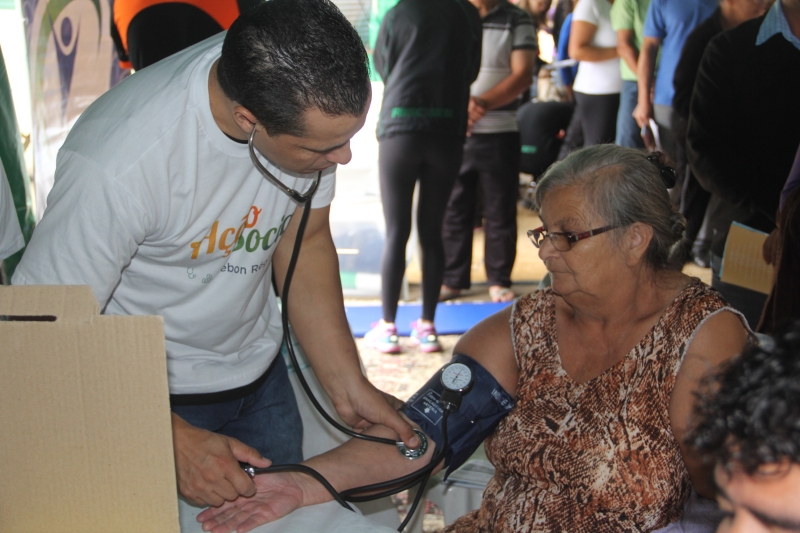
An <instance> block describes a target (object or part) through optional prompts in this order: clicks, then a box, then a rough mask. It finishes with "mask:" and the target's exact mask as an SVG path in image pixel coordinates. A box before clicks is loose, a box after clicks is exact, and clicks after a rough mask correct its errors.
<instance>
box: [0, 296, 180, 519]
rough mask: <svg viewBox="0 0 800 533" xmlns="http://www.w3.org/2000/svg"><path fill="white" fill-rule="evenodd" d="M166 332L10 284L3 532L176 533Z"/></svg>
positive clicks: (86, 303)
mask: <svg viewBox="0 0 800 533" xmlns="http://www.w3.org/2000/svg"><path fill="white" fill-rule="evenodd" d="M165 354H166V352H165V348H164V325H163V321H162V319H161V318H160V317H154V316H125V317H122V316H105V315H99V313H98V305H97V300H96V299H95V297H94V295H93V293H92V291H91V289H90V288H89V287H68V286H18V287H0V532H2V533H6V532H9V533H26V532H36V533H60V532H80V533H92V532H103V533H124V532H136V533H144V532H146V533H162V532H164V533H177V532H179V531H180V528H179V521H178V499H177V487H176V481H175V465H174V457H173V451H172V431H171V423H170V410H169V389H168V386H167V370H166V355H165Z"/></svg>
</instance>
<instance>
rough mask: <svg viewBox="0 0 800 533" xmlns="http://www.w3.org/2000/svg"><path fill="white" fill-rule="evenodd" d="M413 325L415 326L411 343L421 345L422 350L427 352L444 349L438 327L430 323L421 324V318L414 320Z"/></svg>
mask: <svg viewBox="0 0 800 533" xmlns="http://www.w3.org/2000/svg"><path fill="white" fill-rule="evenodd" d="M411 327H412V328H413V329H412V330H411V339H410V340H411V343H412V344H414V345H415V346H419V349H420V351H422V352H425V353H433V352H441V351H442V345H441V344H439V336H438V335H437V334H436V328H434V327H433V326H432V325H430V324H420V322H419V320H415V321H414V322H412V323H411Z"/></svg>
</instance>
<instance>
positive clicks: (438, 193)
mask: <svg viewBox="0 0 800 533" xmlns="http://www.w3.org/2000/svg"><path fill="white" fill-rule="evenodd" d="M378 145H379V151H378V153H379V168H380V182H381V201H382V202H383V216H384V219H385V220H386V243H385V244H384V248H383V256H382V258H381V299H382V304H383V319H384V320H385V321H386V322H394V321H395V318H396V316H397V302H398V299H399V298H400V289H401V287H402V284H403V275H404V274H405V270H406V244H407V243H408V237H409V236H410V235H411V211H412V203H413V198H414V187H415V185H416V183H417V181H419V203H418V205H417V233H418V235H419V244H420V248H421V249H422V261H421V263H422V318H423V319H424V320H431V321H433V318H434V315H435V314H436V304H437V303H438V301H439V289H440V287H441V285H442V276H443V273H444V247H443V245H442V220H443V218H444V212H445V208H446V207H447V200H448V198H450V191H451V190H452V188H453V182H454V181H455V179H456V176H458V169H459V167H460V166H461V157H462V153H463V142H462V140H461V139H458V138H453V137H442V136H437V135H435V134H430V133H404V134H399V135H393V136H391V137H388V138H384V139H381V140H380V142H379V144H378Z"/></svg>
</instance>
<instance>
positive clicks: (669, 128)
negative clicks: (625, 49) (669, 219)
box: [633, 0, 719, 257]
mask: <svg viewBox="0 0 800 533" xmlns="http://www.w3.org/2000/svg"><path fill="white" fill-rule="evenodd" d="M718 3H719V2H718V0H652V2H650V6H649V7H648V9H647V15H646V16H645V21H644V38H643V39H642V46H641V49H640V51H639V62H638V64H637V73H636V74H637V78H638V89H639V103H638V104H637V106H636V109H634V110H633V118H635V119H636V122H637V123H638V125H639V127H640V128H641V127H643V126H645V125H647V124H648V123H649V122H650V120H651V119H655V122H656V125H657V126H658V134H659V135H658V136H659V138H660V140H661V146H660V150H661V151H663V152H664V153H666V154H667V156H668V157H669V159H670V160H671V163H672V165H673V166H674V167H675V170H677V173H678V179H677V183H676V185H675V187H674V188H673V189H672V190H671V191H670V198H671V199H672V202H673V204H674V205H675V206H676V207H678V208H679V209H680V211H681V214H683V215H684V216H685V217H686V219H687V223H688V224H689V226H691V227H698V228H699V227H700V225H701V224H702V219H703V217H704V216H705V209H704V208H702V207H699V208H697V209H694V210H692V209H687V205H686V204H685V202H684V201H683V197H684V184H685V183H686V181H687V180H686V179H685V178H686V170H685V169H686V148H685V144H686V142H685V138H686V120H685V119H684V118H682V117H681V116H680V115H679V114H678V113H676V112H675V110H674V108H673V107H672V99H673V97H674V95H675V88H674V85H673V78H674V76H675V68H676V67H677V66H678V61H679V60H680V57H681V51H682V50H683V45H684V43H685V42H686V38H687V37H688V36H689V34H690V33H691V32H692V30H694V28H695V27H697V25H699V24H700V23H701V22H703V21H704V20H706V19H707V18H709V17H710V16H711V15H713V14H714V11H715V10H716V9H717V5H718ZM659 51H660V56H659ZM656 65H658V69H657V70H656ZM651 97H652V99H651ZM690 206H691V204H690V205H689V207H690ZM690 248H691V243H689V244H687V250H686V253H687V257H689V249H690Z"/></svg>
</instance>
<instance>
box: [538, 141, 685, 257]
mask: <svg viewBox="0 0 800 533" xmlns="http://www.w3.org/2000/svg"><path fill="white" fill-rule="evenodd" d="M656 159H657V160H656V161H652V162H651V161H649V160H648V158H647V154H646V153H644V152H642V151H641V150H635V149H632V148H623V147H621V146H616V145H614V144H600V145H596V146H590V147H588V148H583V149H581V150H576V151H575V152H572V153H571V154H570V155H569V156H567V157H566V158H565V159H564V160H562V161H559V162H557V163H554V164H553V165H552V166H551V167H550V168H549V169H548V170H547V172H546V173H545V175H544V177H542V179H541V180H539V181H538V182H537V184H536V205H537V206H538V207H539V208H541V206H542V202H543V201H544V199H545V197H546V196H547V194H548V193H549V192H551V191H553V190H555V189H560V188H562V187H577V188H579V189H581V190H582V191H583V192H584V194H585V197H586V200H587V201H588V202H589V204H590V205H591V206H592V209H593V210H594V213H595V214H597V215H598V216H599V217H600V218H601V219H603V221H604V222H605V223H606V224H608V225H613V226H618V227H624V226H628V225H630V224H633V223H635V222H641V223H642V224H647V225H648V226H650V227H652V228H653V239H652V240H651V241H650V246H649V247H648V249H647V252H646V254H645V261H646V262H647V264H648V265H649V266H650V267H651V268H653V269H654V270H665V269H669V270H678V271H680V270H681V268H683V265H684V263H685V262H686V259H687V256H686V251H685V246H684V231H685V229H686V221H685V220H684V218H683V216H682V215H681V214H680V213H678V212H677V211H676V210H675V209H673V208H672V204H671V202H670V199H669V194H668V193H667V186H666V184H665V182H664V180H663V179H662V176H661V174H662V168H663V163H662V162H661V160H660V154H659V155H658V156H657V157H656ZM586 229H591V228H586Z"/></svg>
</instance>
